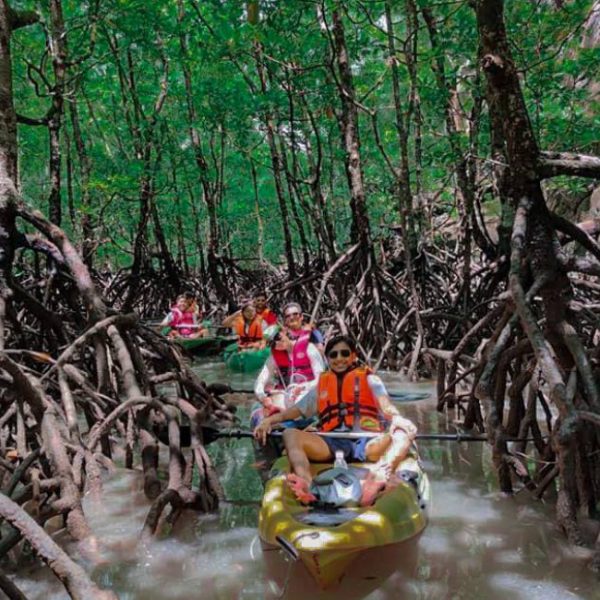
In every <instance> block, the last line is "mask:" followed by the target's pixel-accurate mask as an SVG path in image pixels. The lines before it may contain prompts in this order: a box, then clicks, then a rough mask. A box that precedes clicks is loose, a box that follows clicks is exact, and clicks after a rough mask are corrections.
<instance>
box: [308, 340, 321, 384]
mask: <svg viewBox="0 0 600 600" xmlns="http://www.w3.org/2000/svg"><path fill="white" fill-rule="evenodd" d="M306 354H308V359H309V360H310V368H311V369H312V372H313V373H314V375H315V380H318V379H319V375H320V374H321V373H322V372H323V371H324V370H325V363H324V361H323V355H322V354H321V353H320V352H319V349H318V348H317V347H316V346H315V345H314V344H313V343H310V344H309V345H308V348H307V350H306Z"/></svg>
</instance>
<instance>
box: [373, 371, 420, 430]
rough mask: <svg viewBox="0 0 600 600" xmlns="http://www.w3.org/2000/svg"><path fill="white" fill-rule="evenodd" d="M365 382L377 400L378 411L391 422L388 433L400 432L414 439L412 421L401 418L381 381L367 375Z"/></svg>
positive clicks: (414, 428)
mask: <svg viewBox="0 0 600 600" xmlns="http://www.w3.org/2000/svg"><path fill="white" fill-rule="evenodd" d="M367 381H368V383H369V387H370V388H371V391H372V392H373V395H374V396H375V398H376V399H377V403H378V404H379V410H381V412H382V413H383V414H384V415H385V417H386V418H387V419H389V420H390V421H391V424H390V433H391V434H392V435H393V434H394V433H396V432H397V431H401V432H404V433H405V434H406V435H408V437H409V438H411V439H414V438H415V436H416V435H417V428H416V427H415V425H414V423H413V422H412V421H410V420H409V419H405V418H404V417H402V416H401V415H400V412H399V411H398V409H397V408H396V407H395V406H394V405H393V404H392V401H391V400H390V397H389V396H388V393H387V390H386V389H385V385H384V384H383V381H381V379H379V377H377V376H376V375H369V377H368V380H367Z"/></svg>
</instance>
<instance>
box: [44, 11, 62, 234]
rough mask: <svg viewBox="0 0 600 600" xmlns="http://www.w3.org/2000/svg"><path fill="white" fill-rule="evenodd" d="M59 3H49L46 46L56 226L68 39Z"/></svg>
mask: <svg viewBox="0 0 600 600" xmlns="http://www.w3.org/2000/svg"><path fill="white" fill-rule="evenodd" d="M66 35H67V34H66V32H65V24H64V19H63V12H62V3H61V0H50V37H49V39H48V46H49V50H50V55H51V56H52V70H53V71H54V85H53V86H52V89H51V93H50V97H51V98H52V105H51V107H50V111H49V113H48V140H49V145H50V148H49V150H50V169H49V170H50V196H49V198H48V216H49V218H50V220H51V221H52V222H53V223H55V224H56V225H60V224H61V221H62V198H61V163H62V157H61V148H60V129H61V127H62V122H63V114H64V94H65V75H66V71H67V68H66V57H67V38H66Z"/></svg>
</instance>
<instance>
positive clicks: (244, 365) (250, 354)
mask: <svg viewBox="0 0 600 600" xmlns="http://www.w3.org/2000/svg"><path fill="white" fill-rule="evenodd" d="M270 352H271V351H270V350H269V348H263V349H262V350H240V349H239V348H238V345H237V344H230V345H229V346H227V347H226V348H225V350H224V351H223V360H224V361H225V364H226V365H227V368H228V369H230V370H231V371H235V372H236V373H254V372H255V371H258V370H260V369H261V368H262V366H263V365H264V364H265V361H266V360H267V358H268V357H269V354H270Z"/></svg>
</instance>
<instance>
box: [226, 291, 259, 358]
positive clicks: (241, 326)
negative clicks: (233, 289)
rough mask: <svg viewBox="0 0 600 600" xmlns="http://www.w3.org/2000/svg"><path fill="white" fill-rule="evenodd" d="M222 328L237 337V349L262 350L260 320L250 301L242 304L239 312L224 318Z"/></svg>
mask: <svg viewBox="0 0 600 600" xmlns="http://www.w3.org/2000/svg"><path fill="white" fill-rule="evenodd" d="M222 326H223V327H229V328H231V329H233V331H234V332H235V333H237V336H238V342H237V343H238V348H239V349H240V350H251V349H257V348H264V347H265V342H264V341H263V329H262V323H261V320H260V319H259V318H258V317H257V315H256V309H255V308H254V305H253V304H252V302H251V301H250V300H246V301H245V302H244V303H243V304H242V308H241V310H238V311H237V312H235V313H233V314H232V315H229V316H228V317H225V319H223V323H222Z"/></svg>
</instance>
